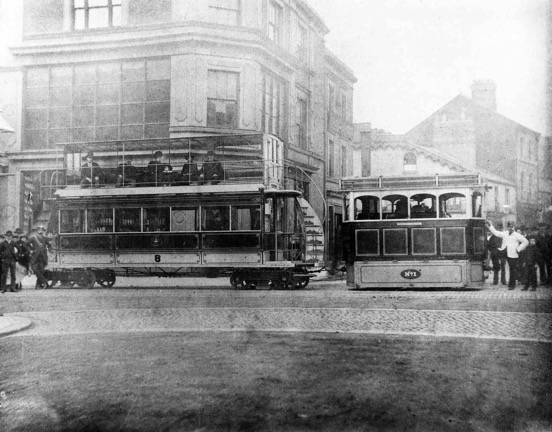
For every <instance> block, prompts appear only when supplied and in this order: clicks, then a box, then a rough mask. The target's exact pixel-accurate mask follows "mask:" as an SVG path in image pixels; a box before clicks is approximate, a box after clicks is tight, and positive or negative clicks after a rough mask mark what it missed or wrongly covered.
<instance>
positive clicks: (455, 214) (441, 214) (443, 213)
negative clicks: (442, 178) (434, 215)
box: [438, 192, 468, 219]
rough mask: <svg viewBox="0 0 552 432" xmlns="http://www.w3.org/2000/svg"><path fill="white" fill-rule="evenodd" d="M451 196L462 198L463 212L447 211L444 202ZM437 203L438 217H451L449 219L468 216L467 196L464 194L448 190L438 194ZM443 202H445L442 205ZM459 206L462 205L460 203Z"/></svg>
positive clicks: (451, 197)
mask: <svg viewBox="0 0 552 432" xmlns="http://www.w3.org/2000/svg"><path fill="white" fill-rule="evenodd" d="M453 198H463V200H464V204H463V206H464V212H463V213H458V212H449V211H448V210H449V209H448V208H447V205H446V203H447V202H448V201H449V200H450V199H453ZM438 203H439V217H440V218H447V219H448V218H451V219H467V218H468V198H467V197H466V194H463V193H460V192H448V193H444V194H441V195H439V197H438ZM443 204H445V205H444V206H443ZM460 207H462V204H460Z"/></svg>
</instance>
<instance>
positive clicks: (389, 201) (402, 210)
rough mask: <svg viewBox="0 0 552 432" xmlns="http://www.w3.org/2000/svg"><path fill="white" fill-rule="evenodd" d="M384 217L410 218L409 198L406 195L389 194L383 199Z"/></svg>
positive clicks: (382, 209)
mask: <svg viewBox="0 0 552 432" xmlns="http://www.w3.org/2000/svg"><path fill="white" fill-rule="evenodd" d="M381 211H382V216H383V219H408V198H407V197H405V196H404V195H387V196H385V197H383V198H382V200H381Z"/></svg>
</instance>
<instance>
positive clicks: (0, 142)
mask: <svg viewBox="0 0 552 432" xmlns="http://www.w3.org/2000/svg"><path fill="white" fill-rule="evenodd" d="M21 4H22V6H21ZM0 13H2V15H3V16H4V17H9V19H13V21H14V22H18V20H21V22H22V25H23V29H22V31H21V35H22V37H21V40H20V41H19V42H18V43H16V44H15V45H14V46H12V47H11V54H12V57H13V60H12V62H11V64H9V65H7V66H4V67H2V68H0V82H2V83H3V84H4V86H3V87H4V88H2V89H0V109H1V108H2V106H7V105H9V106H11V107H13V110H11V111H10V113H9V116H8V117H7V118H8V121H9V122H10V124H12V125H13V126H14V129H15V130H16V133H15V134H14V137H12V138H10V139H7V138H4V137H0V146H1V147H0V150H4V151H6V153H7V159H8V167H7V168H4V170H5V171H7V172H8V173H9V174H12V176H10V177H3V178H0V192H2V197H1V198H2V200H3V201H5V202H7V205H8V206H9V207H10V208H11V209H12V211H10V212H6V213H4V214H2V215H0V229H4V230H6V229H8V228H9V229H13V227H15V226H18V225H19V226H30V225H33V224H36V219H37V217H44V216H40V213H43V214H44V211H45V210H47V207H48V199H49V198H50V195H49V194H50V193H51V191H50V190H49V189H48V187H49V185H50V184H51V182H52V174H53V173H54V172H55V170H56V169H59V168H60V167H61V152H60V149H59V146H58V144H59V143H66V142H98V141H102V142H105V141H116V140H126V139H133V140H148V139H153V138H180V137H186V136H191V135H197V134H218V133H224V134H228V133H243V132H248V131H260V132H267V133H272V134H275V135H277V136H279V137H280V138H282V140H283V141H284V144H285V157H286V159H288V160H290V161H292V163H293V165H294V166H297V167H299V168H300V169H294V170H290V173H289V176H290V178H291V180H290V181H291V184H289V185H288V186H289V187H292V188H296V189H299V190H301V191H302V192H303V194H304V197H305V199H306V201H307V202H308V205H307V207H308V208H310V210H309V209H307V210H308V211H309V212H310V213H309V216H310V220H311V222H312V223H313V224H314V225H317V227H318V226H319V227H320V228H321V229H322V228H323V229H324V232H325V237H324V242H325V243H326V252H325V255H324V252H322V255H321V256H319V257H318V258H319V259H320V260H321V261H323V260H327V261H334V260H335V259H336V257H335V252H334V249H335V245H336V244H339V242H338V240H339V239H338V235H339V226H338V223H339V221H340V220H341V215H342V213H343V209H342V200H341V198H340V197H339V196H338V194H336V193H335V191H336V190H337V179H338V178H339V177H340V176H341V175H343V174H346V173H347V172H348V170H349V169H350V167H351V162H350V161H351V160H352V156H351V154H352V153H351V151H350V150H349V146H350V145H351V144H352V141H353V127H352V107H353V84H354V83H355V82H356V78H355V76H354V74H353V72H352V71H351V70H350V69H349V68H348V67H347V66H346V65H345V64H343V63H342V62H341V61H340V60H339V59H338V58H337V57H336V56H335V55H333V54H332V53H330V52H329V51H328V49H327V48H326V47H325V45H324V37H325V35H326V34H327V33H328V32H329V30H328V28H327V27H326V26H325V24H324V22H323V21H322V19H321V18H320V17H319V16H318V15H317V14H316V12H315V11H314V10H313V9H312V8H311V7H310V6H309V5H308V4H307V3H306V2H305V1H303V0H291V1H282V0H195V1H180V0H156V1H150V0H98V1H95V2H93V3H92V2H90V1H85V0H41V1H35V0H24V1H23V2H2V3H1V4H0ZM150 156H151V155H148V154H143V155H139V156H138V157H137V158H135V163H136V164H139V163H146V161H147V160H148V159H149V157H150ZM100 162H101V163H102V164H104V165H113V164H114V163H115V162H114V161H112V160H108V159H105V160H101V161H100ZM31 195H32V200H29V199H28V198H29V197H30V196H31ZM322 225H323V226H322ZM336 239H337V240H336ZM328 246H329V247H328Z"/></svg>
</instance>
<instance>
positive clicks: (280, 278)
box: [44, 267, 314, 290]
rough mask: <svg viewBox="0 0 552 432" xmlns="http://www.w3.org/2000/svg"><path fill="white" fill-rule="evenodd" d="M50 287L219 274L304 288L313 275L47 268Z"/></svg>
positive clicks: (241, 286)
mask: <svg viewBox="0 0 552 432" xmlns="http://www.w3.org/2000/svg"><path fill="white" fill-rule="evenodd" d="M44 276H45V277H46V279H47V280H48V288H53V287H56V286H60V287H67V288H83V289H91V288H94V286H95V285H98V286H99V287H101V288H111V287H112V286H113V285H115V282H116V281H117V277H160V278H181V277H211V278H215V277H220V276H229V278H230V284H231V286H232V288H234V289H235V290H252V289H256V288H258V287H268V288H269V289H275V290H293V289H303V288H306V286H307V285H308V284H309V281H310V279H311V278H312V277H314V273H309V272H308V270H307V268H306V267H291V268H226V269H225V268H222V269H221V268H210V267H208V268H189V267H179V268H158V267H143V268H135V267H126V268H125V267H122V268H116V269H100V268H82V269H75V268H73V269H52V270H46V271H45V272H44Z"/></svg>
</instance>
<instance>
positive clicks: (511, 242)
mask: <svg viewBox="0 0 552 432" xmlns="http://www.w3.org/2000/svg"><path fill="white" fill-rule="evenodd" d="M487 227H488V228H489V231H490V232H491V233H493V234H494V235H495V236H497V237H500V238H502V239H503V240H504V244H503V246H505V247H506V259H507V260H508V267H510V279H509V281H508V289H509V290H513V289H515V287H516V280H517V278H518V261H519V253H520V252H521V251H523V250H524V249H525V248H526V247H527V246H528V245H529V241H528V240H527V239H526V238H525V237H524V236H523V235H521V234H520V233H518V232H516V225H515V224H514V223H513V222H508V225H507V231H504V232H502V231H498V230H497V229H496V228H495V227H494V226H493V224H492V223H491V221H487Z"/></svg>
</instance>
